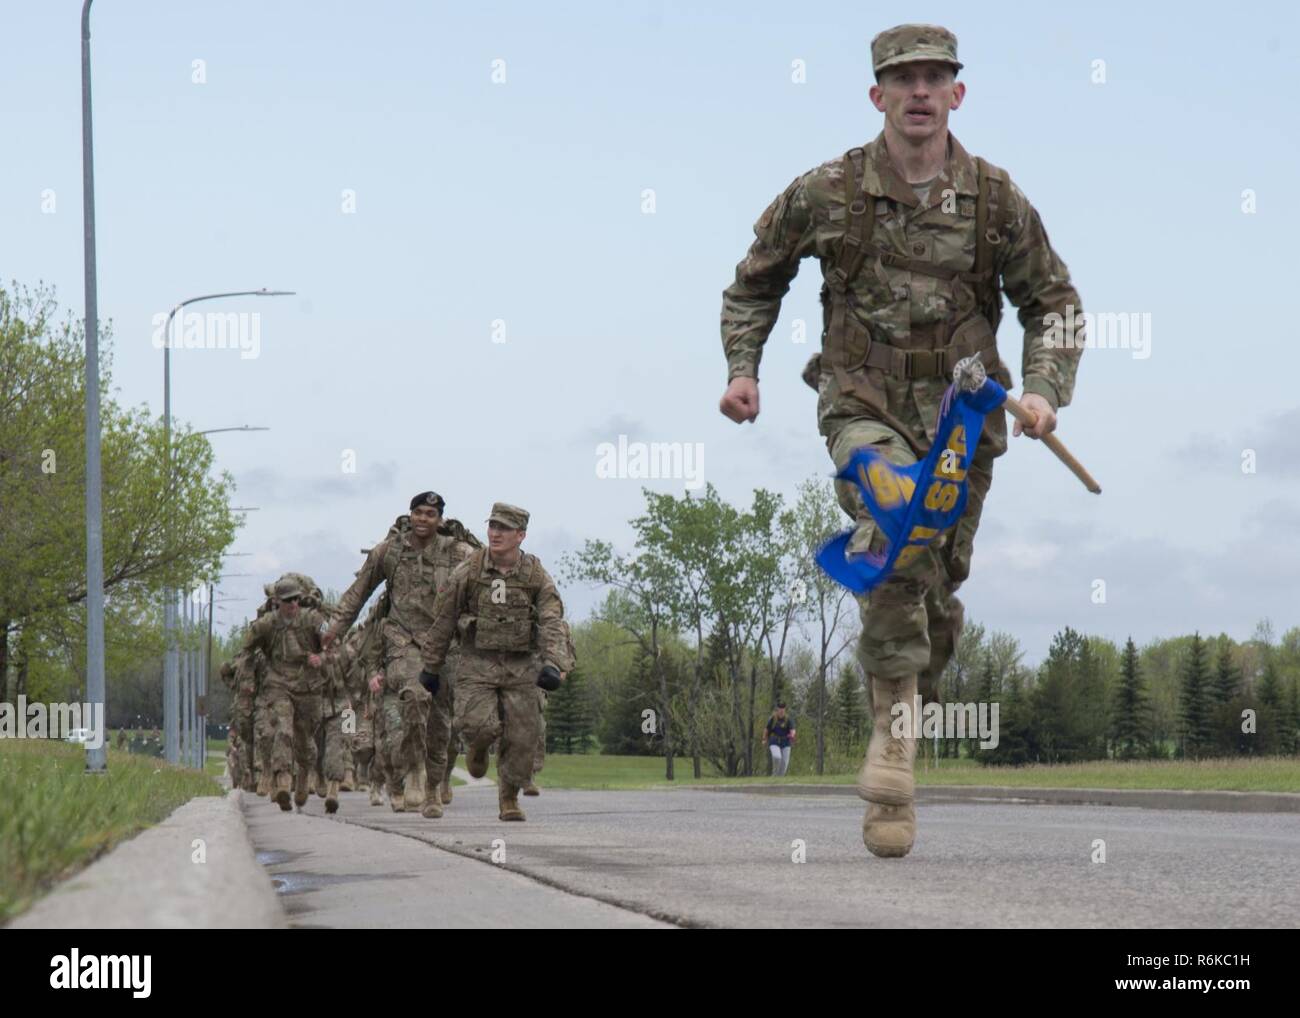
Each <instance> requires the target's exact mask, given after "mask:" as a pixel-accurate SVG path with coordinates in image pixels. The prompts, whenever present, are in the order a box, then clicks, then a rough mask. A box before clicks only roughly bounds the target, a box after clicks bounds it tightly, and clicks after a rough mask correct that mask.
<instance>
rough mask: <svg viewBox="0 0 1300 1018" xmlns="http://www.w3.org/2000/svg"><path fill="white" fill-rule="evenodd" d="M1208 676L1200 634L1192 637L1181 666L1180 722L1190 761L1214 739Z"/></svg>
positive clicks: (1184, 751)
mask: <svg viewBox="0 0 1300 1018" xmlns="http://www.w3.org/2000/svg"><path fill="white" fill-rule="evenodd" d="M1209 686H1210V673H1209V666H1208V664H1207V662H1206V660H1205V642H1204V641H1203V640H1202V639H1201V634H1200V633H1199V632H1198V633H1195V634H1193V636H1192V645H1191V649H1190V650H1189V651H1188V654H1187V660H1186V661H1185V662H1184V663H1183V676H1182V698H1181V702H1180V703H1179V711H1178V715H1179V721H1180V723H1181V727H1182V737H1183V756H1184V757H1185V758H1186V757H1191V758H1193V759H1200V757H1201V756H1202V755H1203V754H1204V753H1205V752H1206V750H1208V749H1209V748H1210V747H1211V745H1212V743H1213V738H1214V730H1213V727H1212V721H1211V717H1210V688H1209Z"/></svg>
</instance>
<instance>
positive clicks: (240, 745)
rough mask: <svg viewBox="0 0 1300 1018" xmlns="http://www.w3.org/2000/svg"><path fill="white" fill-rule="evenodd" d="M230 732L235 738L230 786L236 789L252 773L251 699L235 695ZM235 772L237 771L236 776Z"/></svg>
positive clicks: (249, 696) (244, 695)
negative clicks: (233, 764) (233, 763)
mask: <svg viewBox="0 0 1300 1018" xmlns="http://www.w3.org/2000/svg"><path fill="white" fill-rule="evenodd" d="M230 730H231V733H232V734H233V735H234V736H235V739H234V740H232V741H233V742H234V743H235V745H234V749H235V766H234V768H232V770H231V773H230V781H231V784H232V785H233V786H234V787H235V788H238V787H239V786H240V785H241V784H243V783H244V782H245V781H246V780H247V779H248V777H249V776H250V775H251V774H252V773H253V697H252V694H246V693H237V694H236V695H235V698H234V700H233V701H231V704H230ZM235 771H238V772H239V773H238V776H236V774H235Z"/></svg>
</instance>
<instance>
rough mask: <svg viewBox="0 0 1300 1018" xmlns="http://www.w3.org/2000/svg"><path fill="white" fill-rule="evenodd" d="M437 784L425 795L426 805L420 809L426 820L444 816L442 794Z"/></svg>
mask: <svg viewBox="0 0 1300 1018" xmlns="http://www.w3.org/2000/svg"><path fill="white" fill-rule="evenodd" d="M440 792H441V790H440V789H439V788H438V786H437V785H434V786H433V788H431V789H429V794H428V795H427V796H425V799H424V806H423V807H422V808H421V809H420V815H421V816H422V817H424V818H425V819H426V820H437V819H438V818H439V817H440V816H442V795H441V794H440Z"/></svg>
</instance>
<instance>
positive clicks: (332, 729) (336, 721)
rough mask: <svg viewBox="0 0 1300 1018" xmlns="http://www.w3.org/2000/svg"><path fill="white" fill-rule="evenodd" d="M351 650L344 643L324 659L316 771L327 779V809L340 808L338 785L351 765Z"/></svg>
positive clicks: (352, 721) (352, 724)
mask: <svg viewBox="0 0 1300 1018" xmlns="http://www.w3.org/2000/svg"><path fill="white" fill-rule="evenodd" d="M351 656H352V655H351V652H350V650H349V647H348V645H347V644H346V643H345V644H344V645H343V646H341V647H339V648H338V649H337V650H336V651H334V652H333V653H332V654H330V655H329V656H328V657H327V658H326V659H325V668H324V671H325V685H324V688H323V689H322V690H321V722H320V727H319V728H318V729H317V731H316V770H317V773H319V774H320V775H321V777H322V778H324V779H325V782H326V792H325V809H326V811H327V812H329V813H333V812H335V810H337V809H338V793H339V785H340V784H341V783H342V781H343V774H344V771H345V770H346V769H347V768H348V767H349V766H350V765H351V761H350V760H349V759H348V757H347V744H346V741H345V740H346V736H345V734H344V729H345V722H346V723H347V724H346V727H347V728H348V729H352V728H355V724H354V715H353V713H352V701H351V698H350V697H349V695H348V689H347V680H346V676H347V671H348V668H349V667H350V666H351V664H352V661H351Z"/></svg>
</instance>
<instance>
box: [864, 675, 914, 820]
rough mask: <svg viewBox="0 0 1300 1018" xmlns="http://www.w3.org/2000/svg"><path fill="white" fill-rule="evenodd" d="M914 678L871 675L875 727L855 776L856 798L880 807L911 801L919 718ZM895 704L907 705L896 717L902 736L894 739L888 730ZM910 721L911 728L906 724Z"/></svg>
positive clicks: (907, 803)
mask: <svg viewBox="0 0 1300 1018" xmlns="http://www.w3.org/2000/svg"><path fill="white" fill-rule="evenodd" d="M915 696H916V676H915V675H905V676H902V677H901V678H897V679H882V678H880V677H879V676H875V675H873V676H871V704H872V712H873V713H874V715H875V724H874V726H873V727H872V730H871V742H870V744H869V745H868V746H867V758H866V760H865V761H864V762H863V764H862V770H861V771H860V772H859V773H858V795H859V796H860V797H861V798H863V799H866V800H867V802H874V803H879V804H880V805H882V806H907V805H910V804H911V802H912V796H913V793H914V791H915V788H916V781H915V779H914V778H913V777H912V765H913V763H914V761H915V760H916V737H915V733H916V730H917V728H919V726H920V721H921V719H920V718H918V717H915V716H914V715H915V713H916V701H915ZM896 703H903V704H906V705H907V711H906V712H905V713H903V714H902V715H901V716H899V718H898V725H899V727H900V728H902V729H903V732H904V737H903V738H901V739H896V738H894V735H893V732H892V731H891V730H890V729H891V727H893V726H894V722H895V718H894V714H893V713H892V710H891V708H892V707H893V706H894V704H896ZM909 720H910V721H911V723H912V724H911V725H908V724H907V722H908V721H909Z"/></svg>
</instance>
